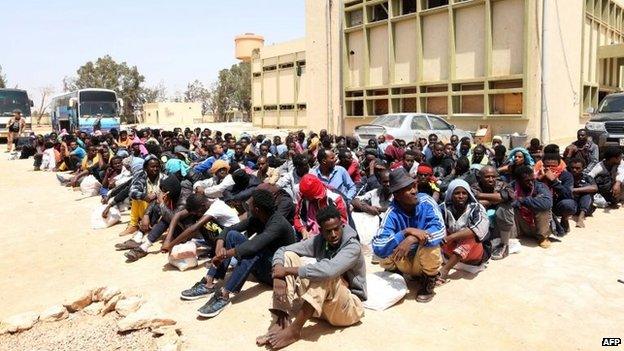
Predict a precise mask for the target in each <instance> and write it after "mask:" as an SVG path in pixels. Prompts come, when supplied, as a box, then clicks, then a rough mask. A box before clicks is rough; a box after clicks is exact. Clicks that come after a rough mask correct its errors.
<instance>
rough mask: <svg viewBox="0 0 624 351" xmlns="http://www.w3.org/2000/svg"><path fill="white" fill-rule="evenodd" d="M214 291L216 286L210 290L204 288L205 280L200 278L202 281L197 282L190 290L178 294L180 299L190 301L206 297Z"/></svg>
mask: <svg viewBox="0 0 624 351" xmlns="http://www.w3.org/2000/svg"><path fill="white" fill-rule="evenodd" d="M215 290H216V285H215V286H213V287H212V288H208V287H206V278H202V280H200V281H198V282H197V283H195V285H193V287H192V288H190V289H187V290H184V291H182V292H181V293H180V299H182V300H186V301H191V300H197V299H201V298H202V297H206V296H208V295H210V294H212V293H213V292H215Z"/></svg>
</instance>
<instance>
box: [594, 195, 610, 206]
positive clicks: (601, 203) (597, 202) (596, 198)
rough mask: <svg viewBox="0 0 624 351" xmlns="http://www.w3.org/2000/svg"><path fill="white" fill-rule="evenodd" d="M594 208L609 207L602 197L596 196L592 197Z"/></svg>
mask: <svg viewBox="0 0 624 351" xmlns="http://www.w3.org/2000/svg"><path fill="white" fill-rule="evenodd" d="M594 206H596V207H598V208H607V207H609V203H608V202H607V200H605V198H604V197H603V196H602V195H600V194H596V195H594Z"/></svg>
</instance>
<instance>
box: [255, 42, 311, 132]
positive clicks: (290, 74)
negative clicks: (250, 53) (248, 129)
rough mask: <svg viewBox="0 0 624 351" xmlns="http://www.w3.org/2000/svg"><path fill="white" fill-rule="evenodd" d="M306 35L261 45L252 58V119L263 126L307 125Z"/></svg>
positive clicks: (302, 126) (290, 126) (296, 126)
mask: <svg viewBox="0 0 624 351" xmlns="http://www.w3.org/2000/svg"><path fill="white" fill-rule="evenodd" d="M305 45H306V41H305V39H297V40H292V41H288V42H284V43H280V44H276V45H270V46H265V47H263V48H261V49H260V50H259V51H258V52H257V53H256V54H255V55H254V57H253V58H252V63H251V67H252V77H251V90H252V92H251V96H252V121H253V124H254V125H256V126H260V127H273V128H305V127H306V125H307V119H306V113H305V112H306V101H307V97H306V91H307V88H306V87H305V86H304V84H305V82H306V79H305V78H306V76H307V67H306V52H305Z"/></svg>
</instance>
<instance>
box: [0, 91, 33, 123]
mask: <svg viewBox="0 0 624 351" xmlns="http://www.w3.org/2000/svg"><path fill="white" fill-rule="evenodd" d="M15 109H18V110H20V111H22V116H24V117H30V100H28V95H27V94H26V92H25V91H17V90H0V116H2V117H7V116H13V110H15Z"/></svg>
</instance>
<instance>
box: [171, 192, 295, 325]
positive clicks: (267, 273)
mask: <svg viewBox="0 0 624 351" xmlns="http://www.w3.org/2000/svg"><path fill="white" fill-rule="evenodd" d="M249 213H250V214H251V216H249V217H248V218H247V219H245V220H243V221H242V222H240V223H238V224H235V225H233V226H230V227H228V228H226V229H224V230H223V231H222V232H221V234H220V235H219V238H218V239H217V244H216V250H215V257H213V259H212V265H211V267H210V269H209V270H208V274H207V275H206V277H205V278H202V280H201V281H199V282H197V283H196V284H195V285H193V287H192V288H190V289H188V290H184V291H182V294H181V296H180V297H181V298H182V299H183V300H194V299H198V298H200V297H203V296H207V295H208V294H210V293H214V295H213V296H212V298H210V300H208V302H207V303H206V304H205V305H204V306H202V307H201V308H200V309H199V310H198V311H199V313H198V315H199V316H200V317H204V318H211V317H215V316H216V315H218V314H219V313H221V311H223V309H224V308H225V307H226V306H227V305H229V303H230V294H231V293H238V292H239V291H240V290H241V289H242V288H243V284H244V283H245V281H246V280H247V277H248V276H249V274H250V273H253V274H254V276H255V277H256V279H257V280H258V281H260V282H261V283H264V284H267V285H271V284H272V283H273V279H272V277H271V266H272V259H273V255H274V254H275V251H277V249H279V248H280V247H282V246H286V245H290V244H292V243H294V242H295V241H296V240H295V232H294V230H293V228H292V226H291V225H290V223H288V221H287V220H286V219H285V218H284V216H282V215H281V214H279V213H276V212H275V200H274V199H273V195H272V194H271V193H270V192H269V191H267V190H255V191H254V192H253V194H252V195H251V199H250V200H249ZM243 232H244V233H245V234H243ZM254 234H256V235H255V236H254ZM252 236H253V237H252ZM232 257H236V260H237V265H236V267H234V270H233V271H232V274H231V275H230V277H229V278H228V279H227V280H226V281H225V283H224V285H223V287H222V288H221V289H219V290H217V287H216V283H215V280H218V279H224V278H225V274H226V273H227V270H228V267H229V266H230V259H231V258H232Z"/></svg>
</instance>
